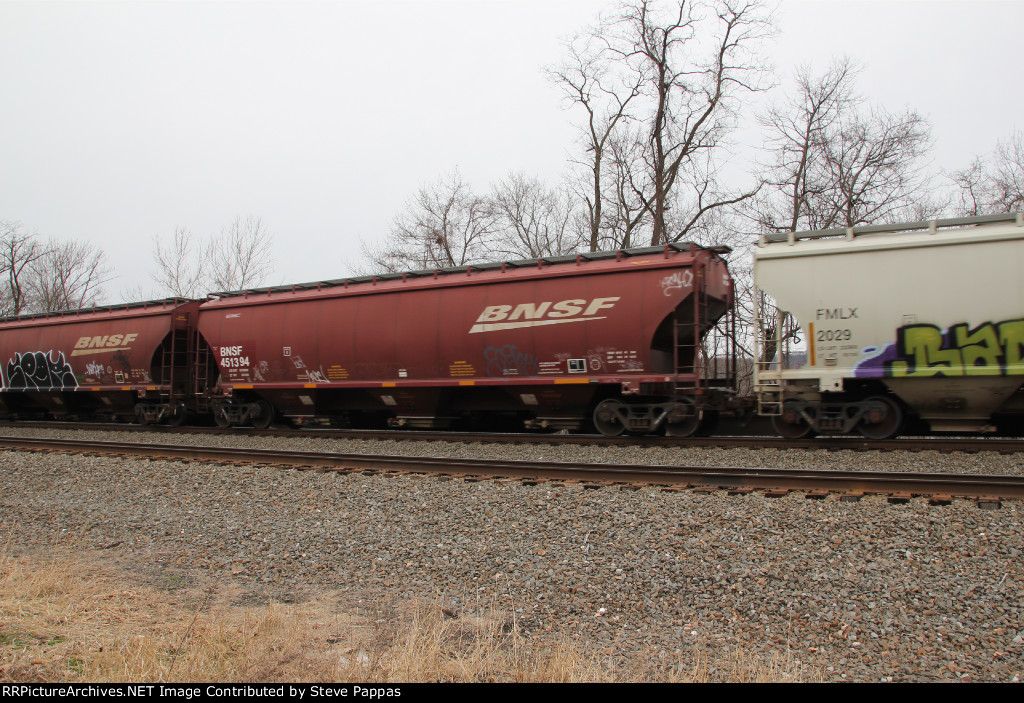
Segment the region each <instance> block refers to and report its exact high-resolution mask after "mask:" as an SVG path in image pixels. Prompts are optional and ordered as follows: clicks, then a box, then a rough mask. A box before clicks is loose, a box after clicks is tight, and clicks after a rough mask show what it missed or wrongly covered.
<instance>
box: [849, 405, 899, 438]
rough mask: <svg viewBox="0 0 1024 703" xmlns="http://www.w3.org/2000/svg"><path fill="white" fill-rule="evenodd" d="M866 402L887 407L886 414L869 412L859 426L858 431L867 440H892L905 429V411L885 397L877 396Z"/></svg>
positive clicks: (875, 411)
mask: <svg viewBox="0 0 1024 703" xmlns="http://www.w3.org/2000/svg"><path fill="white" fill-rule="evenodd" d="M865 402H870V403H881V404H882V405H884V406H885V412H884V413H883V412H882V411H881V410H877V409H876V410H869V411H868V412H867V414H866V416H865V417H864V418H863V419H862V420H861V421H860V423H858V424H857V431H858V432H860V434H861V436H862V437H865V438H867V439H892V438H893V437H896V436H897V435H899V433H900V430H902V429H903V420H904V417H903V410H901V409H900V406H899V405H897V404H896V403H894V402H893V401H891V400H889V399H888V398H886V397H885V396H881V395H876V396H872V397H870V398H868V399H867V400H866V401H865Z"/></svg>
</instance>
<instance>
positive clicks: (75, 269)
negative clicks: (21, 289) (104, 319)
mask: <svg viewBox="0 0 1024 703" xmlns="http://www.w3.org/2000/svg"><path fill="white" fill-rule="evenodd" d="M28 273H29V277H28V279H27V281H26V284H25V286H26V288H27V289H28V291H29V296H30V299H31V310H32V311H33V312H56V311H59V310H76V309H78V308H84V307H87V306H90V305H96V304H97V303H98V302H100V299H101V298H102V295H103V290H102V286H103V284H104V283H106V282H108V281H109V280H110V279H111V270H110V267H109V266H107V263H106V257H105V255H104V253H103V251H102V250H101V249H99V248H98V247H95V246H93V245H91V244H86V243H85V242H76V241H70V242H58V241H55V240H52V239H51V240H50V242H49V243H48V244H47V245H46V247H45V251H44V253H43V255H42V256H39V257H38V258H36V259H35V260H33V261H32V262H31V263H30V264H29V266H28Z"/></svg>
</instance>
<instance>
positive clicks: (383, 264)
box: [362, 170, 498, 272]
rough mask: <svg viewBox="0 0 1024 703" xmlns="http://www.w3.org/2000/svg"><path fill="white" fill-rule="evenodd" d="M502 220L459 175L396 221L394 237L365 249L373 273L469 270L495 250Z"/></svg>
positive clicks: (419, 198)
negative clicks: (459, 267) (472, 265)
mask: <svg viewBox="0 0 1024 703" xmlns="http://www.w3.org/2000/svg"><path fill="white" fill-rule="evenodd" d="M497 230H498V217H497V213H496V211H495V209H494V206H493V204H492V202H491V201H490V200H489V199H487V198H484V197H481V196H479V195H476V194H474V193H473V192H472V191H471V190H470V188H469V185H468V184H466V183H465V181H463V180H462V176H461V175H460V174H459V172H458V170H455V171H453V172H452V173H451V174H449V175H448V176H445V177H442V178H440V179H438V180H437V181H435V182H433V183H430V184H427V185H424V186H422V187H421V188H420V189H419V192H418V193H417V194H416V196H415V197H414V198H413V199H412V200H411V201H410V202H409V203H408V204H407V206H406V209H405V211H404V212H403V213H401V214H400V215H398V216H397V217H395V221H394V223H393V224H392V226H391V233H390V235H389V236H388V238H387V239H386V240H385V241H384V242H383V243H382V244H380V245H379V246H377V247H373V246H367V245H364V246H363V249H362V253H363V256H364V258H365V259H366V261H367V262H368V265H369V270H370V271H371V272H395V271H411V270H417V269H432V268H446V267H449V266H465V265H467V264H471V263H479V262H481V261H484V260H486V259H487V258H488V257H489V254H490V253H491V252H492V251H493V238H494V236H495V234H496V232H497Z"/></svg>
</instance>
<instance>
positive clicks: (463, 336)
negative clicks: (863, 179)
mask: <svg viewBox="0 0 1024 703" xmlns="http://www.w3.org/2000/svg"><path fill="white" fill-rule="evenodd" d="M727 251H728V250H727V249H725V248H702V247H698V246H695V245H689V244H686V245H680V244H673V245H669V246H666V247H656V248H645V249H632V250H627V251H619V252H597V253H588V254H581V255H578V256H575V255H574V256H566V257H557V258H544V259H533V260H527V261H516V262H511V263H508V262H506V263H496V264H487V265H473V266H468V267H462V268H456V269H446V270H443V271H435V270H428V271H418V272H412V273H404V274H393V275H383V276H376V277H361V278H358V279H349V280H345V281H334V282H330V283H316V284H308V285H301V286H282V287H273V288H265V289H261V290H250V291H245V292H240V293H227V294H219V295H220V298H219V299H217V300H213V301H210V302H207V303H205V304H203V305H202V306H201V308H200V312H199V323H198V330H199V333H200V336H201V338H202V339H204V340H205V342H206V343H207V344H208V345H209V351H210V353H211V354H212V355H213V358H214V361H215V365H216V367H217V369H218V370H219V380H218V381H217V382H216V383H215V384H213V385H212V386H211V388H210V402H211V409H212V412H213V414H214V418H215V420H216V421H217V423H218V424H220V425H223V426H227V425H243V424H249V423H252V424H255V425H257V426H265V425H267V424H269V423H270V422H271V421H272V420H273V419H274V418H275V417H287V418H291V419H292V420H293V421H300V422H304V421H324V420H328V419H333V420H339V419H340V420H341V421H343V422H348V423H351V424H353V425H364V424H383V422H384V421H387V422H388V423H389V424H391V425H392V426H407V427H445V426H448V425H449V424H451V423H453V422H456V421H467V420H470V421H471V420H473V419H474V418H491V419H494V418H496V417H498V416H502V417H505V418H513V419H516V420H517V421H520V420H521V421H523V422H525V423H526V425H527V426H528V427H530V426H532V427H547V428H556V429H578V428H582V427H585V426H588V425H590V424H591V423H592V424H593V425H594V426H596V428H597V429H598V430H599V431H600V432H602V433H604V434H606V435H617V434H621V433H623V432H637V433H643V432H654V431H656V430H660V429H665V430H667V431H668V432H670V433H672V434H678V435H687V434H691V433H693V432H696V431H698V430H699V429H700V428H701V427H702V426H706V425H707V423H708V421H709V420H710V419H711V418H712V417H713V416H714V414H715V413H716V412H717V411H718V410H720V409H722V408H724V407H725V405H726V404H727V403H728V402H729V400H730V397H729V393H728V391H727V389H726V386H727V385H728V384H729V383H730V381H729V379H727V378H726V376H727V375H728V374H726V373H725V369H720V368H716V365H715V364H708V363H706V362H704V361H703V359H704V355H702V354H701V343H702V341H703V340H704V339H705V336H706V334H707V333H708V331H709V330H710V329H712V328H713V327H714V326H715V324H716V322H718V321H719V319H720V318H721V317H722V316H723V315H726V313H728V312H729V311H730V309H731V307H732V304H733V286H732V279H731V278H730V276H729V272H728V270H727V267H726V263H725V261H724V259H723V258H722V255H723V254H724V253H726V252H727ZM199 365H200V366H204V365H205V362H204V361H200V362H199ZM520 426H522V424H520Z"/></svg>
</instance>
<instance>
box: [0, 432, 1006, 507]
mask: <svg viewBox="0 0 1024 703" xmlns="http://www.w3.org/2000/svg"><path fill="white" fill-rule="evenodd" d="M0 448H6V449H15V450H21V451H32V450H40V449H45V450H50V451H62V452H72V453H101V454H117V455H129V456H137V457H148V458H158V459H169V460H182V459H185V460H193V461H195V460H200V461H211V462H218V463H219V462H223V463H250V464H265V465H273V466H287V467H294V468H305V469H328V470H342V471H344V470H349V471H359V470H361V471H377V472H395V471H400V472H419V473H433V474H449V475H463V476H475V477H487V478H499V477H503V478H517V479H536V480H540V479H546V480H562V481H578V482H579V481H582V482H591V483H595V484H598V485H599V484H602V483H603V484H608V483H613V484H622V483H629V484H637V483H642V484H655V485H665V486H673V485H675V486H680V485H682V486H687V487H695V486H704V487H712V488H721V489H773V490H806V491H827V492H846V493H849V494H870V493H874V494H893V495H907V496H950V497H952V496H955V497H962V498H985V499H987V498H996V497H998V498H1005V499H1020V498H1024V476H1009V475H993V474H948V473H911V472H884V471H857V470H825V469H822V470H816V469H772V468H746V467H703V466H669V465H643V464H584V463H574V462H538V461H521V460H501V461H496V460H490V459H454V458H437V457H409V456H377V455H366V454H341V453H335V452H305V451H288V450H277V449H251V448H238V447H194V446H181V445H159V444H139V443H133V442H102V441H89V440H84V441H83V440H71V439H47V438H24V437H0Z"/></svg>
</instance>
